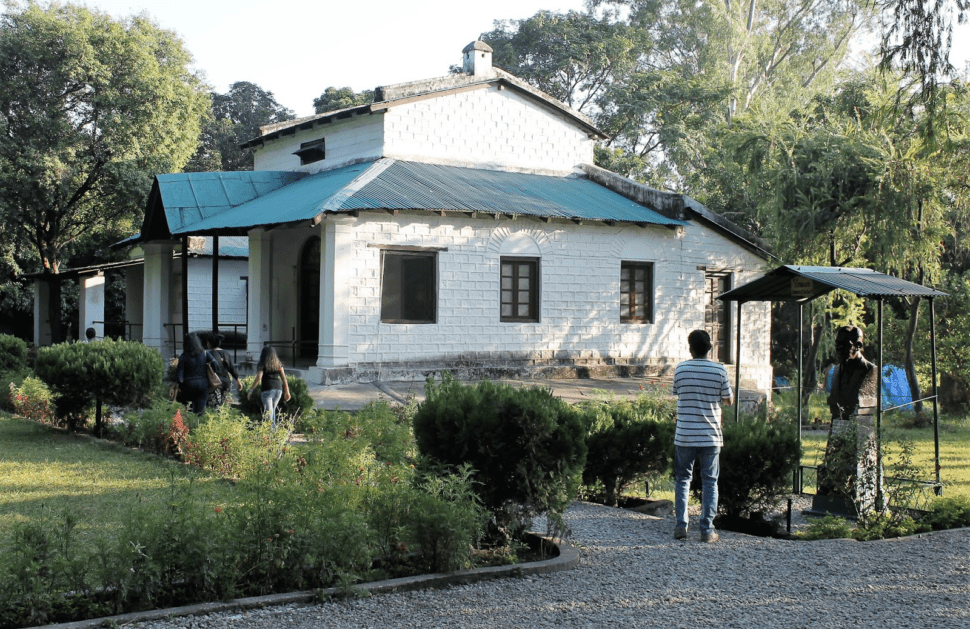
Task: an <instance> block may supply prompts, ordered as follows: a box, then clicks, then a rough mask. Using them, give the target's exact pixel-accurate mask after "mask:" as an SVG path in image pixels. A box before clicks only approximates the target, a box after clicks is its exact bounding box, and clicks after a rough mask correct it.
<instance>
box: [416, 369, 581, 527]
mask: <svg viewBox="0 0 970 629" xmlns="http://www.w3.org/2000/svg"><path fill="white" fill-rule="evenodd" d="M425 393H426V396H425V401H424V402H423V403H421V404H420V405H419V407H418V410H417V412H416V413H415V416H414V437H415V441H416V442H417V446H418V451H419V453H420V454H421V455H422V457H424V461H423V463H422V465H423V467H424V469H425V470H431V469H433V468H434V466H435V465H444V466H445V467H446V468H449V469H452V470H454V469H458V468H459V466H461V465H463V464H469V465H471V466H472V468H473V469H474V470H475V471H474V474H473V477H472V480H473V481H474V487H475V491H476V493H477V494H478V496H479V498H480V499H481V502H482V504H483V506H484V507H485V508H486V509H489V510H490V511H492V513H493V514H494V520H493V521H492V522H491V523H490V524H491V530H490V531H489V533H490V536H493V537H494V539H496V540H500V541H502V542H503V543H504V541H505V540H504V539H502V538H507V537H508V536H511V537H512V538H513V539H519V538H521V536H522V534H523V533H524V532H525V529H526V528H527V527H528V526H529V525H530V524H531V521H532V518H533V517H535V516H536V515H539V514H543V513H545V514H547V515H548V516H550V522H551V523H553V524H554V525H558V524H560V523H561V516H562V513H563V511H564V510H565V508H566V507H567V506H568V504H569V502H570V500H571V499H572V498H573V497H574V496H575V494H576V490H577V489H578V487H579V482H580V480H581V476H582V470H583V466H584V464H585V462H586V443H585V429H584V426H583V421H582V419H581V414H580V412H579V411H578V410H576V409H574V408H572V407H571V406H569V405H568V404H567V403H566V402H564V401H563V400H561V399H558V398H556V397H553V395H552V392H551V391H549V390H548V389H540V388H537V387H529V388H521V389H519V388H515V387H513V386H510V385H499V384H494V383H492V382H488V381H483V382H480V383H478V384H477V385H474V386H466V385H463V384H462V383H460V382H458V381H456V380H454V379H453V378H452V377H451V376H450V375H447V374H446V376H445V378H444V380H443V381H442V383H441V384H440V385H435V384H434V382H433V381H431V379H429V380H428V383H427V385H426V386H425Z"/></svg>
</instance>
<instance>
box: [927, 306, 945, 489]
mask: <svg viewBox="0 0 970 629" xmlns="http://www.w3.org/2000/svg"><path fill="white" fill-rule="evenodd" d="M928 299H929V300H930V355H931V356H932V361H933V370H932V374H933V447H934V454H933V456H934V460H933V463H934V467H935V469H936V487H934V488H933V491H934V493H935V494H936V495H937V496H939V495H941V494H942V493H943V485H942V484H941V483H940V397H939V391H937V384H936V382H937V380H936V378H937V375H936V311H935V309H934V308H935V307H934V302H933V298H932V297H929V298H928Z"/></svg>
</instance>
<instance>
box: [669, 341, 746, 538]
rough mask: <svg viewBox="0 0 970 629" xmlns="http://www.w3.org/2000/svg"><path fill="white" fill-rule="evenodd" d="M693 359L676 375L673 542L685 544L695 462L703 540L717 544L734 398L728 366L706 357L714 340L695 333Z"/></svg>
mask: <svg viewBox="0 0 970 629" xmlns="http://www.w3.org/2000/svg"><path fill="white" fill-rule="evenodd" d="M687 344H688V346H689V347H690V355H691V356H692V357H693V358H691V359H690V360H685V361H684V362H682V363H680V364H679V365H677V369H676V370H675V371H674V395H676V396H677V430H676V432H675V433H674V445H675V446H676V453H675V455H674V478H675V479H676V487H675V491H676V496H675V502H674V505H675V507H674V508H675V512H676V516H677V524H676V528H675V529H674V538H675V539H687V524H688V519H687V496H688V493H689V491H690V479H691V476H692V474H693V471H694V462H695V461H696V462H697V463H698V464H699V465H700V475H701V481H702V483H703V492H702V494H701V521H700V529H701V541H703V542H716V541H717V540H718V539H719V536H718V534H717V531H715V530H714V515H715V514H716V513H717V476H718V471H719V469H720V468H719V461H718V459H719V457H720V454H721V446H722V445H724V437H723V436H722V435H721V404H722V403H723V404H724V405H725V406H730V405H732V404H734V393H733V392H732V391H731V383H730V382H729V381H728V375H727V370H726V369H724V365H722V364H721V363H719V362H715V361H713V360H711V359H710V358H708V357H707V355H708V353H710V351H711V336H710V335H709V334H708V333H707V332H705V331H704V330H694V331H693V332H691V333H690V334H689V335H688V336H687Z"/></svg>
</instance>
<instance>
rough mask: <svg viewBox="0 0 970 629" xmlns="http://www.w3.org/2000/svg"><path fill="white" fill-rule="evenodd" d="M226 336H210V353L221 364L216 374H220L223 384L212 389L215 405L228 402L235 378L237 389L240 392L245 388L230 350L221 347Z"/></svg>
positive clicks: (212, 400)
mask: <svg viewBox="0 0 970 629" xmlns="http://www.w3.org/2000/svg"><path fill="white" fill-rule="evenodd" d="M225 338H226V337H225V335H222V334H216V335H214V336H211V337H209V342H208V345H209V354H210V355H211V356H212V357H213V358H214V359H215V361H216V363H217V364H218V365H219V366H218V367H217V368H216V374H218V376H219V380H221V381H222V386H221V387H219V388H218V389H214V390H213V391H212V396H211V397H212V399H211V400H210V401H211V402H215V406H217V407H218V406H222V405H223V404H225V403H226V400H227V399H228V397H229V390H230V387H231V385H232V381H233V380H235V381H236V389H237V390H238V391H239V392H240V393H242V390H243V386H242V382H240V381H239V374H238V373H237V372H236V366H235V365H234V364H232V358H231V357H230V356H229V352H227V351H226V350H224V349H222V348H221V347H220V345H222V341H223V339H225Z"/></svg>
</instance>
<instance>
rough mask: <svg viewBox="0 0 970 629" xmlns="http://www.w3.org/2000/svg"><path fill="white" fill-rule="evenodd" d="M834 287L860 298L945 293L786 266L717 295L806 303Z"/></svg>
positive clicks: (867, 272)
mask: <svg viewBox="0 0 970 629" xmlns="http://www.w3.org/2000/svg"><path fill="white" fill-rule="evenodd" d="M837 288H840V289H842V290H846V291H849V292H850V293H855V294H856V295H859V296H860V297H876V298H879V297H938V296H943V295H946V294H947V293H944V292H941V291H938V290H935V289H932V288H927V287H925V286H921V285H919V284H914V283H912V282H907V281H906V280H901V279H899V278H897V277H893V276H891V275H886V274H884V273H878V272H876V271H873V270H871V269H853V268H845V267H833V266H793V265H785V266H781V267H778V268H777V269H775V270H773V271H769V272H768V273H766V274H764V275H763V276H762V277H760V278H758V279H756V280H754V281H751V282H748V283H747V284H744V285H743V286H738V287H737V288H735V289H732V290H729V291H727V292H726V293H722V294H720V295H719V296H718V299H721V300H723V301H738V302H747V301H795V302H801V303H805V302H809V301H812V300H813V299H816V298H818V297H821V296H822V295H825V294H826V293H829V292H831V291H833V290H835V289H837Z"/></svg>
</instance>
